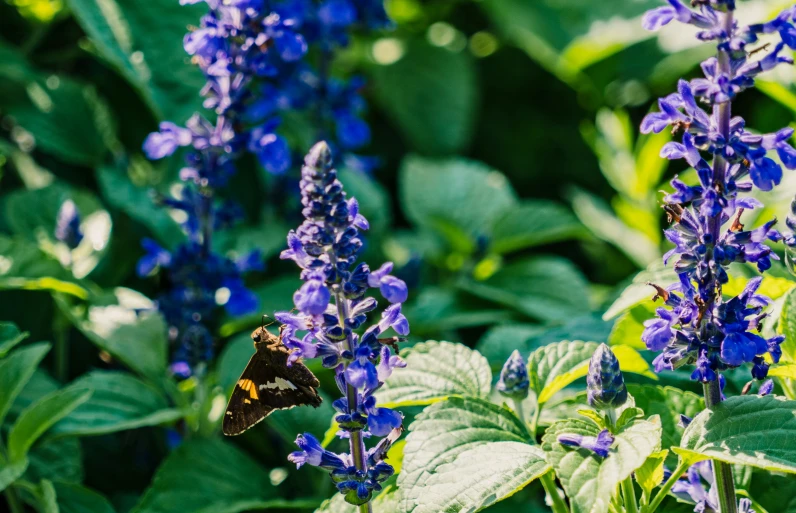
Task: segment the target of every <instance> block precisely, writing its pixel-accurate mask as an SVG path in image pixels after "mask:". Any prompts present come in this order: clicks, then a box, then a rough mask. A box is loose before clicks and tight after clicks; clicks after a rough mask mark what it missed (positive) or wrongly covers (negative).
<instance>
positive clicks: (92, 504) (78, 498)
mask: <svg viewBox="0 0 796 513" xmlns="http://www.w3.org/2000/svg"><path fill="white" fill-rule="evenodd" d="M53 486H54V487H55V492H56V496H57V497H58V508H59V510H60V511H61V513H85V512H89V511H90V512H91V513H115V511H114V509H113V505H111V503H110V501H108V499H106V498H105V497H104V496H103V495H101V494H99V493H97V492H95V491H94V490H92V489H90V488H86V487H85V486H81V485H79V484H76V483H64V482H59V481H55V482H53Z"/></svg>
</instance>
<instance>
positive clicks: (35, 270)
mask: <svg viewBox="0 0 796 513" xmlns="http://www.w3.org/2000/svg"><path fill="white" fill-rule="evenodd" d="M0 289H21V290H47V291H51V292H62V293H64V294H69V295H71V296H75V297H78V298H81V299H86V298H88V296H89V291H88V290H87V289H86V284H85V283H83V282H81V281H79V280H76V279H75V277H74V275H73V274H72V273H71V272H69V271H68V270H66V269H65V268H64V267H63V265H61V263H60V262H59V261H58V260H56V259H55V258H54V257H52V256H51V255H48V254H46V253H44V252H43V251H42V250H41V249H40V248H39V247H38V246H37V245H35V244H32V243H31V242H29V241H27V240H25V239H24V238H22V237H13V238H12V237H7V236H5V235H0Z"/></svg>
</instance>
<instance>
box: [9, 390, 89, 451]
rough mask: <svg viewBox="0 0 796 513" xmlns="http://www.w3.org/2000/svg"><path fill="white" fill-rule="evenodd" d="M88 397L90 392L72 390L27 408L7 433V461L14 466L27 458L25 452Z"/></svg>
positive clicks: (49, 397) (46, 397)
mask: <svg viewBox="0 0 796 513" xmlns="http://www.w3.org/2000/svg"><path fill="white" fill-rule="evenodd" d="M91 394H92V390H91V388H88V387H85V386H71V387H69V388H65V389H63V390H57V391H55V392H53V393H51V394H49V395H47V396H45V397H42V398H41V399H39V400H38V401H36V402H35V403H33V404H32V405H30V406H29V407H28V408H26V409H25V410H24V411H23V412H22V413H21V414H20V415H19V417H18V418H17V421H16V422H15V423H14V426H13V427H12V428H11V431H10V432H9V433H8V455H9V458H10V460H11V461H12V462H13V461H20V460H22V459H23V458H26V457H27V453H28V449H30V447H31V446H32V445H33V443H34V442H35V441H36V440H37V439H38V438H39V437H40V436H41V435H43V434H44V432H45V431H47V430H48V429H50V427H51V426H53V425H54V424H55V423H56V422H58V421H59V420H61V419H62V418H64V417H65V416H67V415H68V414H69V413H70V412H72V411H73V410H74V409H75V408H77V407H78V406H80V405H81V404H83V403H85V402H86V401H88V398H89V397H91Z"/></svg>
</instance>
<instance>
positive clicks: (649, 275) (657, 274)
mask: <svg viewBox="0 0 796 513" xmlns="http://www.w3.org/2000/svg"><path fill="white" fill-rule="evenodd" d="M676 281H677V275H676V274H675V272H674V270H673V269H672V267H671V266H669V267H664V265H663V263H660V262H656V263H654V264H650V266H649V267H647V269H645V270H643V271H641V272H640V273H638V274H637V275H635V276H634V277H633V281H632V282H631V283H630V284H629V285H627V286H626V287H625V289H624V290H623V291H622V293H621V294H620V295H619V298H617V300H616V301H614V303H613V304H612V305H611V306H610V307H609V308H608V310H607V311H606V312H605V314H603V319H605V320H608V319H613V318H614V317H616V316H617V315H619V314H621V313H623V312H626V311H627V310H630V309H631V308H633V307H634V306H636V305H637V304H639V303H641V302H643V301H649V300H650V299H651V298H652V297H653V296H654V295H655V289H653V288H652V287H650V286H649V285H647V284H648V283H654V284H656V285H660V286H661V287H664V288H666V287H668V286H669V285H671V284H672V283H675V282H676Z"/></svg>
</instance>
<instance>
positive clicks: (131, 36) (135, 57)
mask: <svg viewBox="0 0 796 513" xmlns="http://www.w3.org/2000/svg"><path fill="white" fill-rule="evenodd" d="M67 3H68V5H69V7H70V10H71V11H72V14H73V15H74V16H75V18H76V19H77V21H78V23H80V25H81V26H82V27H83V30H85V31H86V33H87V34H88V36H89V37H90V38H91V41H92V42H93V43H94V44H95V45H96V47H97V50H99V53H100V55H102V57H103V58H104V59H105V60H107V61H108V62H109V63H110V64H111V65H112V66H114V67H115V68H116V69H117V70H119V72H120V73H121V74H122V75H124V77H125V78H127V80H128V81H129V82H130V83H131V84H133V86H134V87H135V88H136V89H138V91H139V92H140V94H141V96H142V97H143V98H144V100H145V101H146V102H147V104H148V105H149V106H150V108H151V109H152V110H153V112H155V114H156V115H157V116H158V117H159V118H160V119H168V120H171V121H174V122H176V123H184V122H185V120H187V119H188V117H190V115H191V114H192V113H193V112H194V111H195V110H197V109H199V106H200V103H201V101H200V97H199V89H201V87H202V86H203V85H204V82H205V81H204V78H203V77H202V73H201V72H200V71H199V68H198V67H196V66H193V65H192V64H191V63H190V57H189V56H188V55H187V54H186V53H185V51H184V50H183V48H182V40H183V37H184V36H185V33H186V32H187V30H188V26H189V25H193V26H198V25H199V19H200V17H201V16H202V15H203V14H204V13H205V12H206V10H207V6H205V5H204V4H202V3H200V4H199V5H184V6H183V5H180V3H179V2H172V1H170V0H150V1H148V2H144V3H142V2H138V1H136V0H69V1H68V2H67Z"/></svg>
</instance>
